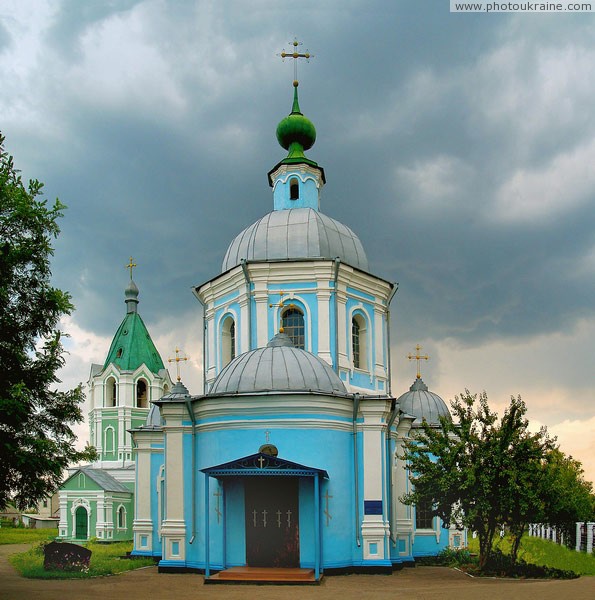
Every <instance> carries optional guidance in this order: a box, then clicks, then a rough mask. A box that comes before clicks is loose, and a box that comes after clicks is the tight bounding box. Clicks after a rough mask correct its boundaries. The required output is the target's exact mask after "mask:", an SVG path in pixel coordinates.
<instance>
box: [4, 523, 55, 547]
mask: <svg viewBox="0 0 595 600" xmlns="http://www.w3.org/2000/svg"><path fill="white" fill-rule="evenodd" d="M57 535H58V529H57V528H53V529H25V528H24V527H0V545H2V544H30V543H35V542H43V541H46V540H52V539H54V538H55V537H56V536H57Z"/></svg>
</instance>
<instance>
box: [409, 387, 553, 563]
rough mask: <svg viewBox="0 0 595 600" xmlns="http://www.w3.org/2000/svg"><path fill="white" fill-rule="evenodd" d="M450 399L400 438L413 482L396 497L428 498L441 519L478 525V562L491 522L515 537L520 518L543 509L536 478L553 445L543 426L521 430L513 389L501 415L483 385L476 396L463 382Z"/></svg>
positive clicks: (484, 554)
mask: <svg viewBox="0 0 595 600" xmlns="http://www.w3.org/2000/svg"><path fill="white" fill-rule="evenodd" d="M451 407H452V413H453V417H454V419H453V420H452V421H451V420H450V419H441V422H440V426H439V427H432V426H430V425H428V424H427V423H426V422H423V423H422V427H421V429H420V430H419V431H418V433H417V435H415V436H413V437H412V439H411V440H410V441H408V442H407V444H406V447H405V458H406V460H408V461H409V464H410V473H411V475H410V479H411V482H412V483H413V485H414V489H413V491H412V492H411V493H410V494H407V495H406V496H404V497H403V501H404V502H406V503H408V504H417V503H418V502H420V501H422V500H424V499H431V501H432V503H433V507H434V514H435V515H437V516H438V517H440V519H442V521H443V525H444V527H449V526H450V525H451V524H452V525H455V526H457V527H459V528H463V527H466V528H467V529H469V530H471V531H475V532H477V535H478V538H479V550H480V557H479V560H480V567H483V566H484V565H485V562H486V561H487V559H488V558H489V554H490V551H491V548H492V542H493V539H494V535H495V534H496V532H497V531H498V530H500V529H501V528H503V527H507V528H508V529H509V530H510V531H511V533H513V536H514V537H515V538H517V537H518V540H520V536H521V535H522V532H523V531H524V530H525V527H526V525H527V524H528V523H529V522H532V521H535V519H536V518H537V516H538V515H540V514H542V513H541V511H542V508H543V501H542V498H541V490H542V489H543V487H542V485H540V484H539V481H541V480H542V479H544V477H545V475H544V473H543V461H544V460H545V456H546V454H547V453H548V452H549V451H551V450H552V449H553V447H554V446H553V441H552V440H551V439H549V438H548V436H547V432H546V431H545V429H542V430H541V431H539V432H538V433H531V432H530V431H529V430H528V421H527V419H526V418H525V413H526V407H525V404H524V403H523V401H522V400H521V398H520V397H518V398H512V399H511V402H510V405H509V406H508V408H507V409H506V411H505V413H504V415H503V417H502V419H501V420H498V416H497V414H496V413H494V412H492V411H491V410H490V408H489V405H488V398H487V395H486V393H485V392H483V393H482V394H480V395H479V397H478V395H477V394H471V393H470V392H469V391H468V390H466V391H465V393H464V394H462V395H461V396H460V397H458V396H457V397H455V400H454V401H453V402H452V403H451ZM517 549H518V545H517Z"/></svg>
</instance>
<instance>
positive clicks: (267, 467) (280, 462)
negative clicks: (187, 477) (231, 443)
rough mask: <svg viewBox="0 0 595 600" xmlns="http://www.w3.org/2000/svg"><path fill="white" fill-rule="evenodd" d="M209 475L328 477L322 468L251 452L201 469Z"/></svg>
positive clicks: (218, 476) (217, 476)
mask: <svg viewBox="0 0 595 600" xmlns="http://www.w3.org/2000/svg"><path fill="white" fill-rule="evenodd" d="M201 472H202V473H206V474H207V475H209V476H210V477H215V478H217V479H218V478H220V477H251V476H286V477H314V476H316V475H318V476H320V477H323V478H324V479H328V478H329V477H328V473H327V472H326V471H324V470H323V469H315V468H314V467H306V466H305V465H300V464H298V463H294V462H291V461H289V460H285V459H284V458H279V457H278V456H271V455H269V454H262V453H261V452H259V453H257V454H251V455H250V456H244V457H243V458H237V459H236V460H232V461H231V462H227V463H223V464H221V465H216V466H214V467H208V468H206V469H201Z"/></svg>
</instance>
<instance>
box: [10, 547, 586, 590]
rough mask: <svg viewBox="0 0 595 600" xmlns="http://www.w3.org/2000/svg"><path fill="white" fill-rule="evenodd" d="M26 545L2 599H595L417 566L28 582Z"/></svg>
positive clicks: (577, 584)
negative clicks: (221, 578) (268, 580)
mask: <svg viewBox="0 0 595 600" xmlns="http://www.w3.org/2000/svg"><path fill="white" fill-rule="evenodd" d="M27 547H28V546H27V545H11V546H0V599H2V600H5V599H6V600H13V599H14V600H36V599H37V598H44V599H45V598H50V599H54V598H55V599H57V600H70V599H75V600H77V599H79V598H80V599H81V600H83V599H84V600H92V599H95V598H97V599H99V598H101V600H108V599H110V600H119V599H120V598H122V599H124V600H136V599H137V598H138V599H141V598H142V599H143V600H147V599H151V600H161V599H162V598H163V599H168V598H175V599H176V600H186V599H192V600H219V599H222V600H228V599H229V600H236V599H237V600H252V599H258V600H269V599H270V600H298V599H299V600H310V599H316V600H327V599H329V598H336V599H340V600H367V599H373V600H385V599H386V600H388V599H391V600H436V599H440V600H451V599H452V600H455V599H456V600H471V599H473V600H483V599H492V598H493V599H496V600H500V599H502V600H503V599H506V600H511V599H513V600H517V599H519V600H594V599H595V577H581V578H580V579H573V580H571V581H508V580H507V581H502V580H493V579H473V578H470V577H468V576H467V575H464V574H462V573H459V572H458V571H454V570H452V569H446V568H441V567H416V568H414V569H404V570H402V571H395V572H394V573H393V574H392V575H344V576H336V577H326V578H325V579H324V580H323V582H322V584H321V585H320V586H307V587H302V586H268V585H267V586H263V585H204V584H203V578H202V576H201V575H169V574H159V573H157V568H156V567H149V568H146V569H139V570H137V571H130V572H128V573H124V574H122V575H116V576H114V577H98V578H95V579H85V580H71V581H42V580H34V579H24V578H22V577H20V576H19V575H17V573H16V572H15V570H14V569H13V568H12V566H11V565H10V564H9V563H8V561H7V556H8V555H9V554H12V553H13V552H22V551H23V550H26V549H27Z"/></svg>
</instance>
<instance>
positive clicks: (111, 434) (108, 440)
mask: <svg viewBox="0 0 595 600" xmlns="http://www.w3.org/2000/svg"><path fill="white" fill-rule="evenodd" d="M103 451H104V452H105V453H106V454H115V452H116V435H115V431H114V428H113V427H112V426H111V425H108V426H107V427H106V428H105V429H104V430H103Z"/></svg>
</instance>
